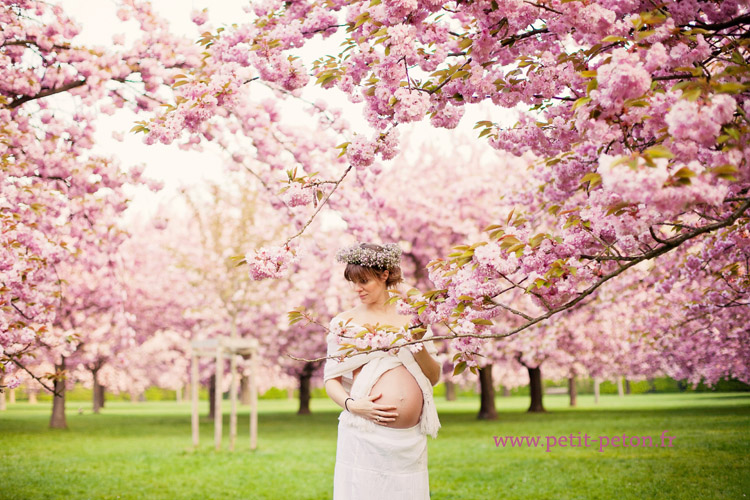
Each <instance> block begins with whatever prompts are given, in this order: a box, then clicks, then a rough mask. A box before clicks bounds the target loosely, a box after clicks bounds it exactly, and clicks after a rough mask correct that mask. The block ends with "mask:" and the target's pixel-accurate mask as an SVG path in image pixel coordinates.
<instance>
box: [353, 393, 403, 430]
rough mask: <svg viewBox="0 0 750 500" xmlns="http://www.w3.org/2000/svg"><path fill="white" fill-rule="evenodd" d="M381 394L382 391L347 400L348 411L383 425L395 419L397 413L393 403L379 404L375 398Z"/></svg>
mask: <svg viewBox="0 0 750 500" xmlns="http://www.w3.org/2000/svg"><path fill="white" fill-rule="evenodd" d="M380 396H382V393H378V394H371V395H370V396H368V397H366V398H361V399H355V400H354V401H350V402H349V411H351V412H352V413H354V414H355V415H358V416H360V417H362V418H366V419H367V420H372V421H373V422H374V423H376V424H380V425H385V424H388V423H390V422H393V421H395V420H396V417H398V413H396V412H395V411H389V410H395V409H396V407H395V406H393V405H380V404H377V403H375V400H376V399H378V398H379V397H380Z"/></svg>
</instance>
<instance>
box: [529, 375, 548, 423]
mask: <svg viewBox="0 0 750 500" xmlns="http://www.w3.org/2000/svg"><path fill="white" fill-rule="evenodd" d="M527 370H528V371H529V389H530V390H531V405H529V410H528V411H529V412H532V413H536V412H543V411H545V409H544V406H543V405H542V368H541V367H539V366H537V367H536V368H528V367H527Z"/></svg>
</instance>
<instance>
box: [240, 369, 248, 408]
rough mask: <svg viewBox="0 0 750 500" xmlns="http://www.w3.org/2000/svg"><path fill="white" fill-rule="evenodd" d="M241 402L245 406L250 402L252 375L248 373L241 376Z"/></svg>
mask: <svg viewBox="0 0 750 500" xmlns="http://www.w3.org/2000/svg"><path fill="white" fill-rule="evenodd" d="M240 404H241V405H245V406H247V405H249V404H250V377H248V376H247V375H243V376H242V378H240Z"/></svg>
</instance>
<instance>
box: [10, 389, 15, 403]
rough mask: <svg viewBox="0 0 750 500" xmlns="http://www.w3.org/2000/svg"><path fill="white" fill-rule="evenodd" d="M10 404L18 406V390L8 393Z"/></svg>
mask: <svg viewBox="0 0 750 500" xmlns="http://www.w3.org/2000/svg"><path fill="white" fill-rule="evenodd" d="M8 404H11V405H14V404H16V390H15V389H11V390H9V391H8Z"/></svg>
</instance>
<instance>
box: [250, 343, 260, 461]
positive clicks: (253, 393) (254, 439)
mask: <svg viewBox="0 0 750 500" xmlns="http://www.w3.org/2000/svg"><path fill="white" fill-rule="evenodd" d="M257 357H258V353H257V351H253V352H252V354H250V449H251V450H255V449H256V448H257V447H258V380H257V378H258V361H257V359H256V358H257Z"/></svg>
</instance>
